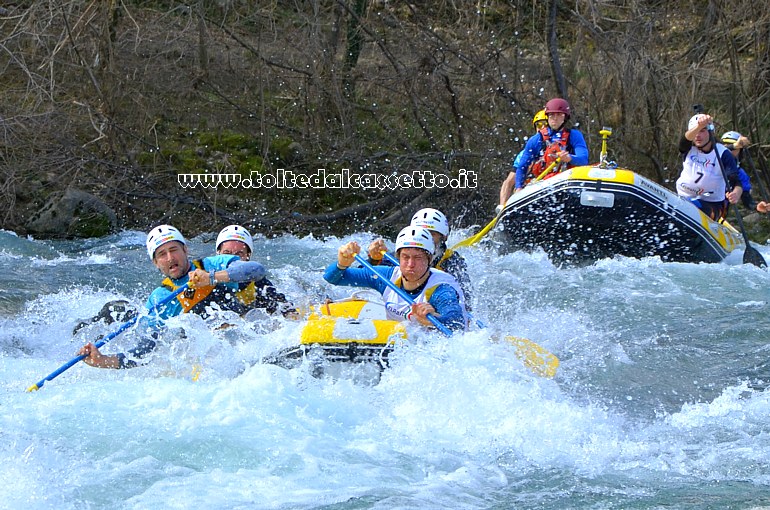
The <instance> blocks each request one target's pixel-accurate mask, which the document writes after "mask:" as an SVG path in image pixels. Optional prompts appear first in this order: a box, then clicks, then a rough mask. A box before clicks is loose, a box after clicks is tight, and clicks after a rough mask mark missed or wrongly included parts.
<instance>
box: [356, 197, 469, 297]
mask: <svg viewBox="0 0 770 510" xmlns="http://www.w3.org/2000/svg"><path fill="white" fill-rule="evenodd" d="M409 225H411V226H413V227H422V228H424V229H426V230H427V231H428V232H430V235H431V237H432V238H433V246H435V252H434V254H433V259H432V260H431V263H430V264H431V267H434V268H436V269H440V270H442V271H444V272H446V273H449V274H451V275H452V276H454V277H455V280H457V282H458V283H459V284H460V287H461V288H462V289H463V295H464V296H465V307H466V308H467V309H468V310H469V311H470V310H471V302H472V297H471V295H472V292H471V278H470V276H468V264H467V263H466V262H465V258H464V257H463V256H462V255H460V254H459V253H458V252H456V251H453V250H449V249H448V248H447V244H446V242H447V239H449V221H448V220H447V217H446V215H445V214H444V213H442V212H441V211H439V210H438V209H433V208H431V207H426V208H424V209H420V210H419V211H417V212H416V213H414V216H412V221H411V222H410V223H409ZM387 250H388V247H387V246H386V245H385V241H383V240H382V239H375V240H374V241H372V242H371V244H369V248H368V249H367V251H368V259H367V260H368V262H369V263H370V264H371V265H373V266H379V265H380V264H384V265H389V266H392V265H394V264H392V263H391V262H390V261H388V259H387V258H384V257H383V254H384V253H385V252H386V251H387Z"/></svg>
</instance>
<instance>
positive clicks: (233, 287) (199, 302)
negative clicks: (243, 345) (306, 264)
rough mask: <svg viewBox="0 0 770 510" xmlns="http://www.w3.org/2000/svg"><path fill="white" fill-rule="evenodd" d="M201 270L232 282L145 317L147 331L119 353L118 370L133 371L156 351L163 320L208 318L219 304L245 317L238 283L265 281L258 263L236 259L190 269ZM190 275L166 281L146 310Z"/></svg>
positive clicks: (184, 296) (188, 295) (216, 258)
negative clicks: (188, 315)
mask: <svg viewBox="0 0 770 510" xmlns="http://www.w3.org/2000/svg"><path fill="white" fill-rule="evenodd" d="M198 266H199V267H200V269H203V270H204V271H207V272H209V271H212V270H213V271H222V270H227V274H228V276H229V278H230V281H229V282H226V283H224V282H223V283H219V284H217V285H216V287H213V288H212V287H201V288H198V289H195V290H194V292H192V289H191V292H184V293H182V294H180V295H179V296H177V299H174V300H172V301H171V302H169V303H167V304H166V305H165V306H163V307H161V308H160V310H159V311H158V312H157V314H153V315H151V316H145V317H142V318H141V319H140V320H139V328H140V331H144V332H145V333H143V335H142V337H141V338H140V340H139V343H138V344H137V346H136V347H134V348H133V349H131V350H129V351H128V352H127V353H118V354H117V356H118V362H119V365H118V368H132V367H135V366H137V363H136V361H135V360H134V359H139V358H143V357H144V356H146V355H147V354H149V353H150V352H152V351H153V350H154V349H155V347H156V340H157V338H158V332H159V331H160V329H161V328H162V327H163V320H164V319H168V318H170V317H176V316H177V315H180V314H182V313H186V312H193V313H197V314H200V315H202V316H204V317H205V316H207V314H208V307H209V305H211V304H216V306H218V307H219V308H221V309H223V310H231V311H234V312H236V313H243V312H244V311H245V308H244V306H243V304H242V303H240V302H239V301H238V299H237V298H236V293H237V291H238V286H239V283H242V282H248V281H260V280H263V279H264V278H265V268H264V267H263V266H262V264H260V263H258V262H242V261H241V260H240V259H239V258H238V257H237V256H235V255H216V256H214V257H206V258H204V259H200V260H196V261H192V260H191V261H190V268H191V270H192V268H194V267H198ZM188 280H189V276H188V273H185V274H184V275H183V276H182V277H181V278H178V279H176V280H173V279H170V278H167V279H166V280H164V284H163V285H161V286H160V287H158V288H156V289H155V290H154V291H153V292H152V294H150V297H149V298H148V299H147V305H146V306H147V309H153V308H154V307H155V306H156V305H157V304H158V303H160V302H161V301H162V300H163V299H165V298H167V297H168V296H169V295H171V293H172V292H173V291H174V289H175V288H179V287H180V286H182V285H184V284H185V283H187V281H188Z"/></svg>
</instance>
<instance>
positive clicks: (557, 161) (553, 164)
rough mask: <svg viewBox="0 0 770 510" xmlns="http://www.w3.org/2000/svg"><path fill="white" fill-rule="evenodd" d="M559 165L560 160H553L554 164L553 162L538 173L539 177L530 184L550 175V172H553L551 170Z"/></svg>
mask: <svg viewBox="0 0 770 510" xmlns="http://www.w3.org/2000/svg"><path fill="white" fill-rule="evenodd" d="M559 163H561V158H556V159H555V160H554V162H553V163H551V164H550V165H548V167H547V168H546V169H545V170H543V171H542V172H540V175H538V176H537V177H535V180H534V181H532V182H537V181H539V180H540V179H542V178H544V177H545V176H546V175H548V174H550V173H551V170H553V169H554V167H555V166H556V165H558V164H559Z"/></svg>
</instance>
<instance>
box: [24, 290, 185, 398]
mask: <svg viewBox="0 0 770 510" xmlns="http://www.w3.org/2000/svg"><path fill="white" fill-rule="evenodd" d="M186 290H187V284H186V283H185V284H184V285H182V286H181V287H179V288H178V289H176V290H175V291H174V292H172V293H171V294H169V295H168V296H166V297H165V298H163V299H161V300H160V302H159V303H158V304H157V305H155V306H153V307H152V308H150V310H149V312H150V313H152V312H157V311H158V309H159V308H160V307H161V306H163V305H165V304H167V303H169V302H170V301H171V300H172V299H174V298H176V297H177V296H178V295H179V294H181V293H182V292H184V291H186ZM138 319H139V317H132V318H131V319H129V320H128V321H126V322H124V323H123V324H122V325H121V326H120V327H119V328H118V329H117V330H116V331H114V332H112V333H110V334H109V335H107V336H106V337H104V338H102V339H101V340H99V341H98V342H96V343H95V344H94V346H95V347H96V348H97V349H98V348H99V347H101V346H102V345H104V344H106V343H107V342H109V341H110V340H112V339H113V338H115V337H116V336H118V335H119V334H121V333H122V332H124V331H125V330H127V329H128V328H130V327H131V326H133V325H134V324H135V323H136V321H137V320H138ZM84 359H86V356H83V355H81V356H76V357H74V358H72V359H71V360H69V361H68V362H67V363H65V364H63V365H62V366H60V367H59V368H57V369H56V370H54V371H53V372H51V373H50V374H48V375H47V376H46V377H44V378H43V379H41V380H40V381H38V382H37V384H35V385H34V386H31V387H30V388H29V389H28V390H27V391H31V390H33V389H34V390H38V389H40V388H42V387H43V385H44V384H45V382H46V381H52V380H54V379H55V378H56V377H58V376H60V375H61V374H62V373H64V372H66V371H67V370H69V369H70V368H72V366H73V365H76V364H77V363H79V362H81V361H83V360H84Z"/></svg>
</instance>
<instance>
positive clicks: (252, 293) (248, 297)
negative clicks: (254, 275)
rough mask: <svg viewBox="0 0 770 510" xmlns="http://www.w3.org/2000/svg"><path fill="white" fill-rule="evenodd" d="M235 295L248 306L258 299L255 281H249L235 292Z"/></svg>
mask: <svg viewBox="0 0 770 510" xmlns="http://www.w3.org/2000/svg"><path fill="white" fill-rule="evenodd" d="M235 297H237V298H238V301H239V302H240V303H241V304H242V305H244V306H248V305H250V304H252V303H254V301H256V300H257V286H256V285H255V284H254V282H248V283H247V284H246V285H245V286H243V287H242V288H240V289H239V290H238V292H236V293H235Z"/></svg>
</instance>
